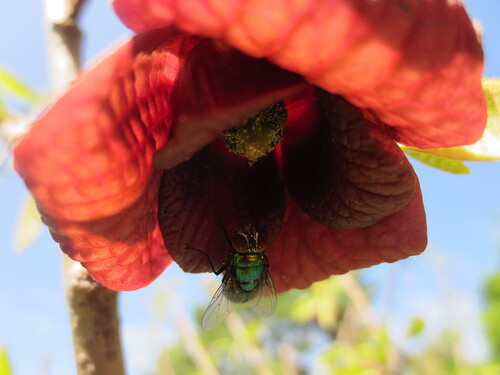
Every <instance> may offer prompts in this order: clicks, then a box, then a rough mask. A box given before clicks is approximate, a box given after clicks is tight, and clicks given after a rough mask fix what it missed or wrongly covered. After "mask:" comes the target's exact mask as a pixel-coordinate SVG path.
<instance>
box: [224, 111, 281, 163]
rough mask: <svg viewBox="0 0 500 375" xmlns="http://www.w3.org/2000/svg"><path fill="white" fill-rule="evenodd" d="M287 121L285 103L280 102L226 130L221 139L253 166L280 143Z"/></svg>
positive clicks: (230, 149)
mask: <svg viewBox="0 0 500 375" xmlns="http://www.w3.org/2000/svg"><path fill="white" fill-rule="evenodd" d="M287 119H288V111H287V109H286V108H285V103H284V102H283V101H279V102H277V103H276V104H274V105H273V106H271V107H268V108H266V109H264V110H263V111H261V112H259V113H257V114H255V115H253V116H252V117H249V118H247V119H246V120H244V121H243V122H242V123H241V124H239V125H237V126H236V127H234V128H231V129H228V130H224V131H223V132H221V137H222V139H223V140H224V142H225V143H226V147H227V148H228V149H229V151H231V152H233V153H235V154H237V155H240V156H243V157H245V158H247V159H248V163H249V164H250V165H252V164H253V163H255V162H256V161H257V160H259V159H260V158H262V157H264V156H266V155H267V154H268V153H270V152H271V151H272V150H274V148H275V147H276V146H277V145H278V143H280V141H281V139H282V138H283V132H284V131H285V125H286V122H287Z"/></svg>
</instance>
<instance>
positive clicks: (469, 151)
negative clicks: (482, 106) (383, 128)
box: [401, 78, 500, 161]
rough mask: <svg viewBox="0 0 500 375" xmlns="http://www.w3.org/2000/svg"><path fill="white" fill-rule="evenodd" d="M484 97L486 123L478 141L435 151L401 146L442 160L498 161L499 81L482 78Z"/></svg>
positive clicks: (405, 149)
mask: <svg viewBox="0 0 500 375" xmlns="http://www.w3.org/2000/svg"><path fill="white" fill-rule="evenodd" d="M482 84H483V90H484V95H485V97H486V102H487V106H488V121H487V123H486V129H485V131H484V133H483V136H482V137H481V139H480V140H478V141H477V142H476V143H474V144H472V145H467V146H460V147H448V148H435V149H419V148H416V147H408V146H402V147H401V148H402V149H403V150H404V151H405V152H407V151H418V152H420V153H426V154H432V155H435V156H439V157H442V158H447V159H453V160H467V161H495V160H500V79H499V78H483V81H482Z"/></svg>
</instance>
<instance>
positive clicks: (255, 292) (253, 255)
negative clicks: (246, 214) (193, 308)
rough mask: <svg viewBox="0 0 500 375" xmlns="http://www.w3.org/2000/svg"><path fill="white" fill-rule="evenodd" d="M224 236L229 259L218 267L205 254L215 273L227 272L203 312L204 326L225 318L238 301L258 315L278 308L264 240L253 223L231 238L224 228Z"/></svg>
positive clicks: (269, 312)
mask: <svg viewBox="0 0 500 375" xmlns="http://www.w3.org/2000/svg"><path fill="white" fill-rule="evenodd" d="M224 238H225V240H226V243H227V245H228V247H229V249H230V253H229V255H228V258H227V260H226V262H225V263H224V264H223V265H222V266H221V267H220V268H219V269H218V270H216V269H215V267H214V266H213V264H212V261H211V259H210V257H209V256H208V254H206V253H205V252H203V251H201V250H198V249H195V248H188V249H191V250H195V251H198V252H201V253H202V254H204V255H205V256H206V257H207V259H208V262H209V263H210V266H211V267H212V270H213V271H214V273H215V274H216V275H220V274H221V273H222V272H224V276H223V278H222V284H221V286H220V287H219V288H218V289H217V291H216V292H215V294H214V296H213V297H212V300H211V301H210V304H209V305H208V307H207V310H206V311H205V313H204V314H203V318H202V320H201V326H202V327H203V328H204V329H210V328H212V327H215V326H216V325H217V324H219V323H220V322H221V321H223V320H224V319H225V318H226V317H227V316H228V315H229V313H231V312H232V311H234V309H235V307H236V305H238V304H241V303H246V302H248V304H249V305H250V307H251V309H252V310H253V311H255V312H256V313H257V314H258V315H261V316H269V315H271V314H272V313H273V312H274V310H275V309H276V292H275V290H274V284H273V280H272V279H271V276H270V275H269V261H268V260H267V257H266V254H265V244H264V242H263V241H261V239H260V238H259V233H258V232H257V231H256V230H255V227H254V226H253V225H251V224H248V225H245V226H244V227H243V228H242V229H241V230H240V231H239V232H238V233H237V235H236V236H235V238H234V239H233V241H232V242H231V241H230V240H229V238H228V236H227V234H226V232H225V231H224Z"/></svg>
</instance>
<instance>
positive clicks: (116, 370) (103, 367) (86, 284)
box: [44, 0, 125, 375]
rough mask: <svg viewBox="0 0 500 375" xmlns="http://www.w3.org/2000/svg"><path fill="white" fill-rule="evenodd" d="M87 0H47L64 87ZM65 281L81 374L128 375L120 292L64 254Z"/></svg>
mask: <svg viewBox="0 0 500 375" xmlns="http://www.w3.org/2000/svg"><path fill="white" fill-rule="evenodd" d="M84 3H85V0H45V2H44V4H45V11H46V12H45V14H46V21H47V29H48V36H47V37H48V45H49V62H50V65H49V66H50V76H51V85H52V89H53V90H54V91H56V92H57V91H61V90H63V89H65V88H66V87H67V86H68V84H69V83H70V82H71V81H72V80H73V79H74V78H75V77H76V75H77V73H78V71H79V69H80V64H81V54H80V51H81V41H82V32H81V30H80V28H79V27H78V22H77V18H78V16H79V14H80V11H81V9H82V6H83V5H84ZM64 283H65V287H66V297H67V304H68V311H69V317H70V323H71V330H72V336H73V345H74V351H75V360H76V368H77V373H78V374H79V375H92V374H115V375H121V374H125V369H124V364H123V356H122V348H121V340H120V321H119V317H118V293H117V292H116V291H113V290H110V289H108V288H106V287H104V286H102V285H101V284H99V283H97V282H95V281H94V280H93V279H92V278H91V277H90V276H89V274H88V272H87V271H86V270H85V269H84V268H83V267H82V266H81V265H80V264H79V263H77V262H74V261H72V260H70V259H69V258H67V257H65V259H64Z"/></svg>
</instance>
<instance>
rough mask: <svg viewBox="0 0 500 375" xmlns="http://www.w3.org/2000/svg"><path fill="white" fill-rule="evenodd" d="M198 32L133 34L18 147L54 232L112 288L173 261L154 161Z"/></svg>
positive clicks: (18, 160)
mask: <svg viewBox="0 0 500 375" xmlns="http://www.w3.org/2000/svg"><path fill="white" fill-rule="evenodd" d="M196 42H198V39H194V38H189V37H186V36H179V35H178V34H176V33H173V32H167V31H165V30H160V31H156V32H150V33H145V34H143V35H141V36H138V37H136V38H134V39H133V40H131V41H129V42H128V43H126V44H125V45H123V46H122V47H120V48H119V49H118V50H117V51H115V52H114V53H113V54H111V55H110V56H108V57H107V58H106V59H104V60H103V61H102V62H101V63H100V64H99V65H97V66H96V67H95V68H94V69H93V70H91V71H89V72H87V73H86V74H84V75H83V76H82V78H80V79H79V80H78V81H77V82H76V83H75V84H74V85H73V86H72V87H71V88H70V89H69V91H68V92H66V94H65V95H64V96H63V97H61V98H60V99H59V100H58V101H57V102H56V103H54V105H52V106H51V107H50V108H49V109H48V110H47V111H46V112H45V113H44V114H43V115H42V117H41V118H40V119H39V120H38V121H36V122H35V123H34V125H33V127H32V129H31V130H30V131H29V132H28V134H27V135H26V136H25V137H24V138H23V139H22V140H21V142H20V143H19V144H18V145H17V146H16V147H15V149H14V165H15V168H16V170H17V171H18V172H19V174H20V175H21V176H22V177H23V178H24V180H25V182H26V185H27V186H28V188H29V189H30V190H31V191H32V193H33V195H34V197H35V199H36V201H37V204H38V206H39V208H40V210H41V212H42V213H43V216H44V220H45V222H47V224H48V225H49V226H50V228H51V231H52V233H53V234H54V238H55V239H56V241H59V242H60V244H61V247H62V249H63V250H64V251H65V252H66V253H67V254H68V255H69V256H70V257H72V258H73V259H75V260H78V261H81V262H82V264H83V265H84V266H86V267H87V268H88V270H89V272H90V274H91V275H92V276H93V277H94V278H95V279H96V280H98V281H99V282H101V283H102V284H104V285H106V286H108V287H110V288H114V289H121V290H130V289H136V288H140V287H142V286H144V285H147V284H148V283H149V282H151V281H152V280H153V279H154V278H156V276H157V275H158V274H159V272H161V271H162V270H163V269H164V268H165V267H166V266H167V265H168V264H169V263H170V261H171V260H170V257H169V255H168V253H167V252H166V250H165V248H164V245H163V243H162V241H161V236H160V232H159V227H158V225H157V224H156V220H154V218H155V212H156V206H157V197H156V193H155V192H156V191H157V188H158V184H159V179H158V172H155V170H154V169H153V167H152V162H153V156H154V154H155V152H156V151H157V150H158V148H160V147H162V146H163V145H164V144H165V142H166V139H167V135H168V129H169V126H170V122H171V113H170V93H171V90H172V82H173V80H174V78H175V76H176V74H177V71H178V69H179V61H182V58H183V56H184V55H185V54H186V52H187V51H189V50H190V49H191V48H192V46H193V45H194V44H195V43H196ZM146 218H148V219H146ZM138 226H139V228H140V230H139V229H138V228H137V227H138ZM136 229H137V230H136Z"/></svg>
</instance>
